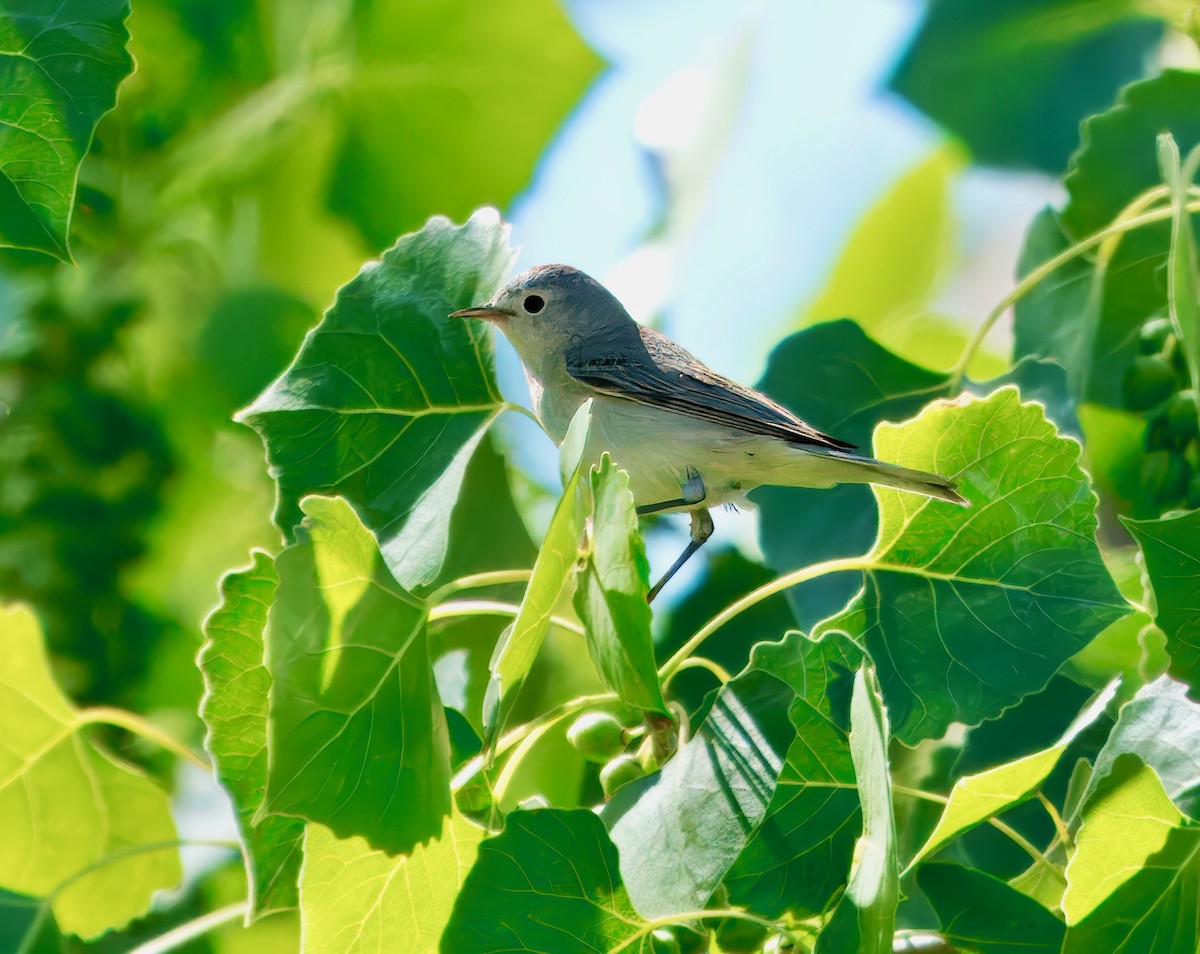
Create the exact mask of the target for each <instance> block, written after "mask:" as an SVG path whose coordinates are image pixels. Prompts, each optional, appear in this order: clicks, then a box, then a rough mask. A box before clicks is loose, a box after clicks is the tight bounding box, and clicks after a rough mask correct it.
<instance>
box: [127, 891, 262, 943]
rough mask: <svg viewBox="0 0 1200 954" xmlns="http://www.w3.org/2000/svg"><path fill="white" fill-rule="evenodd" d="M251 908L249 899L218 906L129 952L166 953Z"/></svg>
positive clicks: (242, 914)
mask: <svg viewBox="0 0 1200 954" xmlns="http://www.w3.org/2000/svg"><path fill="white" fill-rule="evenodd" d="M249 910H250V902H249V901H237V902H235V903H233V904H230V905H226V906H225V907H223V908H218V909H217V910H216V911H212V912H210V913H208V914H202V915H200V917H198V918H193V919H192V920H191V921H185V922H184V923H183V924H180V925H179V926H178V927H174V928H172V929H171V930H169V931H168V932H167V933H166V934H160V935H159V936H158V937H156V938H153V939H151V940H149V941H146V943H144V944H139V945H138V946H137V947H135V948H133V949H132V950H130V951H129V954H166V952H167V951H173V950H175V949H176V948H178V947H182V946H183V945H184V944H186V943H187V942H188V941H193V940H195V939H196V938H198V937H203V936H204V935H205V934H207V933H208V932H209V931H211V930H213V929H214V928H219V927H220V926H221V925H222V924H228V923H229V922H230V921H233V920H235V919H236V918H240V917H245V916H246V913H247V912H248V911H249Z"/></svg>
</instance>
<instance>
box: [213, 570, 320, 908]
mask: <svg viewBox="0 0 1200 954" xmlns="http://www.w3.org/2000/svg"><path fill="white" fill-rule="evenodd" d="M252 561H253V562H252V563H251V565H250V566H249V567H247V568H246V569H244V570H238V571H235V572H232V573H229V574H226V576H225V578H224V579H223V580H221V604H220V605H219V606H218V607H217V608H216V609H215V610H213V612H212V614H211V615H210V616H209V617H208V619H207V620H205V622H204V634H205V636H207V637H208V641H207V642H206V643H205V644H204V647H203V648H202V649H201V650H200V657H199V659H198V661H197V662H198V665H199V666H200V671H201V672H202V673H203V675H204V689H205V693H204V699H203V701H202V702H201V703H200V717H201V718H202V719H203V720H204V724H205V725H206V726H207V727H208V735H207V736H206V738H205V747H206V748H207V749H208V752H209V754H210V755H211V756H212V761H213V766H214V769H215V771H216V776H217V780H218V781H219V782H220V783H221V784H222V785H223V786H224V788H225V790H226V791H227V792H228V793H229V797H230V798H231V799H232V800H233V805H234V808H235V809H236V811H237V816H238V829H239V831H240V832H241V836H242V843H243V844H244V846H245V856H246V868H247V871H246V880H247V882H248V883H249V889H250V905H251V911H252V913H253V914H255V915H259V914H266V913H269V912H271V911H275V910H280V909H285V908H293V907H295V906H296V902H297V897H296V878H297V876H298V874H299V871H300V839H301V837H302V836H303V834H304V822H303V821H301V820H300V819H297V818H287V817H284V816H271V817H268V818H264V819H262V820H261V821H260V822H259V823H258V824H257V825H256V824H254V823H253V818H254V815H255V813H256V812H257V811H258V810H259V808H260V807H261V806H262V801H263V795H264V793H265V791H266V787H267V694H268V692H269V691H270V688H271V676H270V674H269V673H268V672H267V669H266V664H265V662H264V659H263V630H264V629H265V627H266V625H267V611H268V610H269V609H270V607H271V604H272V602H274V599H275V589H276V587H277V586H278V584H279V576H278V575H277V574H276V572H275V563H274V561H273V560H272V559H271V557H270V556H269V555H268V554H266V553H263V552H262V551H255V553H254V554H253V555H252Z"/></svg>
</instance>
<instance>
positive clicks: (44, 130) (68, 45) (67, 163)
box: [0, 0, 133, 260]
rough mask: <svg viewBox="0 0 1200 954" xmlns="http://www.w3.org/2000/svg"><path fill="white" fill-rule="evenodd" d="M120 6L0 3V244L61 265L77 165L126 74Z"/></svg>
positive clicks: (50, 0) (73, 1)
mask: <svg viewBox="0 0 1200 954" xmlns="http://www.w3.org/2000/svg"><path fill="white" fill-rule="evenodd" d="M128 16H129V0H5V2H4V3H0V54H2V60H3V63H4V68H3V72H2V73H0V86H2V87H3V88H4V91H5V94H4V97H3V99H0V209H3V215H2V216H0V245H9V246H16V247H17V248H32V249H37V250H39V251H42V252H47V253H49V254H51V255H54V256H57V257H58V258H61V259H64V260H65V259H68V258H69V257H70V252H69V251H68V234H67V233H68V230H69V228H70V224H71V213H72V212H73V211H74V206H75V184H76V179H77V177H78V175H79V164H80V162H82V161H83V157H84V156H85V155H86V154H87V151H88V149H89V147H90V146H91V144H92V135H93V133H95V131H96V124H97V123H98V122H99V121H100V117H102V116H103V115H104V114H105V113H107V112H108V111H109V110H110V109H112V108H113V106H114V105H115V104H116V101H117V87H118V86H119V85H120V84H121V81H122V80H123V79H124V78H125V77H126V76H128V75H129V73H130V71H131V70H132V69H133V58H132V57H131V56H130V55H129V53H128V52H126V50H125V45H126V43H128V42H129V31H128V30H126V28H125V20H126V18H127V17H128Z"/></svg>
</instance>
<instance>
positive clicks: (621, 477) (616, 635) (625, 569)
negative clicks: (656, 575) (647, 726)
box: [575, 455, 666, 712]
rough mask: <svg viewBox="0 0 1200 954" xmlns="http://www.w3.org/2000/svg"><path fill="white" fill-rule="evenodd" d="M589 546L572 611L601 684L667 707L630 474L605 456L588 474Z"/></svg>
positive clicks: (645, 705)
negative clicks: (581, 627)
mask: <svg viewBox="0 0 1200 954" xmlns="http://www.w3.org/2000/svg"><path fill="white" fill-rule="evenodd" d="M591 490H592V500H593V501H594V510H593V517H592V545H591V549H590V550H589V551H588V554H587V559H586V562H585V563H584V565H583V568H582V569H581V570H580V572H579V581H578V583H577V584H576V588H575V610H576V612H578V613H579V618H580V619H582V620H583V625H584V628H585V629H586V630H587V641H588V650H589V651H590V652H591V654H592V660H593V661H594V662H595V664H596V669H597V670H598V671H599V672H600V675H601V677H602V678H603V679H604V682H605V684H606V685H607V686H608V687H609V688H610V689H612V690H613V692H615V693H616V694H617V695H618V696H619V697H620V698H621V699H622V700H623V701H624V702H627V703H629V704H630V705H632V706H637V707H639V708H641V709H654V710H656V711H659V712H666V703H665V702H664V701H663V696H662V687H661V685H660V684H659V680H658V671H657V669H656V667H655V662H654V643H653V641H652V639H651V636H650V606H649V604H648V603H647V602H646V594H647V592H648V591H649V589H650V584H649V574H650V566H649V564H648V563H647V562H646V550H645V547H644V546H643V545H642V537H641V533H640V532H639V531H638V517H637V511H636V510H635V509H634V504H633V493H632V492H631V491H630V489H629V475H628V474H627V473H625V471H623V470H621V469H620V468H619V467H617V465H616V464H614V463H613V461H612V458H610V457H608V456H607V455H605V456H604V457H603V458H602V459H601V461H600V465H599V467H597V468H593V469H592V473H591Z"/></svg>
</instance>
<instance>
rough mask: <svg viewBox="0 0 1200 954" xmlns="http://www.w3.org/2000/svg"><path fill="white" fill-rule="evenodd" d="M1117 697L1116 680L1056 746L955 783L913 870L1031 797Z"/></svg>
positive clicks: (916, 857)
mask: <svg viewBox="0 0 1200 954" xmlns="http://www.w3.org/2000/svg"><path fill="white" fill-rule="evenodd" d="M1116 694H1117V683H1116V682H1115V681H1114V682H1113V683H1111V684H1110V685H1109V686H1108V687H1107V688H1106V689H1105V690H1104V691H1103V692H1102V693H1100V694H1099V695H1098V696H1097V697H1096V699H1095V700H1093V701H1092V703H1091V704H1090V705H1089V706H1088V707H1087V708H1086V709H1084V710H1083V711H1082V712H1081V713H1080V714H1079V716H1078V717H1077V718H1076V719H1075V721H1074V722H1072V723H1071V725H1070V726H1068V728H1067V731H1066V732H1064V733H1063V736H1062V738H1061V739H1059V741H1058V742H1057V743H1056V744H1055V745H1052V746H1050V747H1049V748H1045V749H1042V750H1041V751H1039V752H1034V753H1033V754H1031V755H1026V756H1024V757H1023V758H1019V759H1015V760H1014V761H1012V762H1006V763H1004V764H1002V765H998V766H996V767H995V768H991V769H988V770H987V771H984V772H979V773H978V774H976V775H968V776H966V777H965V778H960V779H959V780H958V781H957V782H955V783H954V788H953V789H951V791H950V800H949V802H947V803H946V807H945V808H944V809H943V810H942V817H941V818H939V819H938V823H937V825H936V826H935V827H934V829H933V831H932V832H931V833H930V835H929V838H928V839H926V841H925V844H924V845H923V846H922V847H921V850H920V851H918V852H917V854H916V856H915V857H914V858H913V860H912V861H911V862H910V867H911V866H913V865H916V864H918V863H919V862H920V861H921V860H922V859H924V858H928V857H929V856H930V855H931V854H933V853H934V852H935V851H937V850H938V849H939V848H941V847H942V846H943V845H945V844H947V843H948V842H949V841H951V840H952V839H954V838H956V837H957V836H958V835H960V834H962V833H963V832H964V831H966V830H967V829H969V828H973V827H974V826H976V825H978V824H979V823H980V822H983V821H986V820H987V819H989V818H991V817H993V816H995V815H999V814H1000V813H1001V812H1004V811H1006V810H1008V809H1009V808H1011V807H1012V806H1014V805H1017V804H1019V803H1020V802H1023V801H1024V800H1025V799H1027V798H1029V797H1030V796H1032V795H1033V794H1034V793H1035V792H1036V791H1037V790H1038V789H1039V788H1040V787H1041V785H1042V783H1043V782H1045V781H1046V779H1047V778H1048V777H1049V775H1050V773H1051V772H1052V771H1054V767H1055V766H1056V765H1058V760H1059V759H1060V758H1062V755H1063V753H1064V752H1065V751H1066V750H1067V746H1069V745H1070V744H1071V742H1073V741H1074V740H1075V738H1076V737H1077V736H1078V735H1079V733H1081V732H1082V731H1083V730H1084V729H1086V728H1087V727H1088V726H1090V725H1091V724H1092V723H1093V722H1095V721H1096V719H1097V718H1099V717H1100V716H1101V715H1102V714H1103V713H1104V710H1105V708H1106V707H1107V706H1108V704H1109V703H1110V702H1111V701H1112V700H1113V698H1114V697H1115V696H1116ZM1001 724H1002V723H1001Z"/></svg>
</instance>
